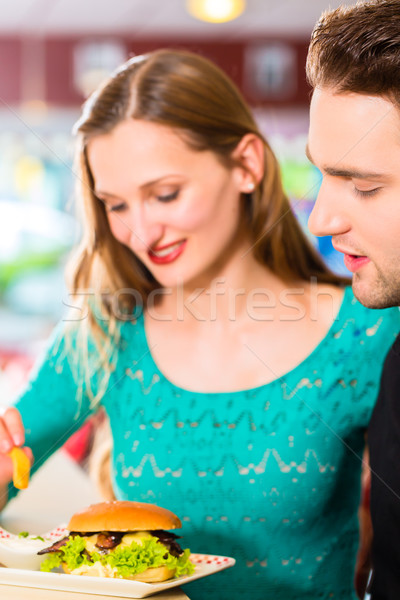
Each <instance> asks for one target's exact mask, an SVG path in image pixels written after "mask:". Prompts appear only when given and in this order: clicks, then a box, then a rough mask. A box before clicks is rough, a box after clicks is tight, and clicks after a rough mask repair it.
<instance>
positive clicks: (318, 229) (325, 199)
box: [308, 181, 350, 237]
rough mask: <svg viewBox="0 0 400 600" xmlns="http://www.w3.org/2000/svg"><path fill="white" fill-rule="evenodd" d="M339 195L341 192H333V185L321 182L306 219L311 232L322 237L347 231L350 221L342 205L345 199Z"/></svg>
mask: <svg viewBox="0 0 400 600" xmlns="http://www.w3.org/2000/svg"><path fill="white" fill-rule="evenodd" d="M339 196H341V194H338V193H337V192H335V189H334V186H333V185H330V184H329V182H325V181H323V182H322V184H321V187H320V189H319V192H318V196H317V199H316V201H315V204H314V208H313V209H312V211H311V214H310V216H309V219H308V228H309V230H310V231H311V233H312V234H314V235H316V236H318V237H323V236H327V235H330V236H333V235H340V234H343V233H347V232H348V230H349V229H350V221H349V218H348V214H347V211H346V210H345V207H344V205H343V202H344V200H345V199H344V198H342V197H339Z"/></svg>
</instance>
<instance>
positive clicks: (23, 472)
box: [8, 446, 31, 490]
mask: <svg viewBox="0 0 400 600" xmlns="http://www.w3.org/2000/svg"><path fill="white" fill-rule="evenodd" d="M8 456H9V457H10V458H11V460H12V463H13V484H14V486H15V487H16V488H18V489H19V490H24V489H26V488H27V487H28V484H29V473H30V470H31V461H30V460H29V458H28V456H27V455H26V454H25V452H24V451H23V449H22V448H17V447H16V446H15V447H14V448H13V449H12V450H10V452H9V453H8Z"/></svg>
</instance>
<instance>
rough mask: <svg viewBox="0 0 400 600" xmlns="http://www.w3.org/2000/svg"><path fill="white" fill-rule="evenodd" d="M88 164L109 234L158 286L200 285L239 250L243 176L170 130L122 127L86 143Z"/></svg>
mask: <svg viewBox="0 0 400 600" xmlns="http://www.w3.org/2000/svg"><path fill="white" fill-rule="evenodd" d="M88 160H89V165H90V169H91V171H92V174H93V178H94V182H95V183H94V186H95V190H94V192H95V194H96V196H97V197H98V198H99V199H101V200H102V201H104V203H105V206H106V209H107V215H108V220H109V224H110V227H111V231H112V233H113V235H114V236H115V237H116V238H117V239H118V240H119V241H120V242H121V243H123V244H125V245H126V246H128V247H129V248H130V249H131V250H132V252H134V254H135V255H136V256H137V257H138V258H139V259H140V260H141V261H142V262H143V263H144V264H145V265H146V267H147V268H148V269H149V271H150V272H151V273H152V274H153V276H154V277H155V278H156V280H157V281H158V282H159V283H160V285H161V286H163V287H175V286H176V285H178V284H187V283H189V282H197V283H199V282H201V284H202V285H207V283H208V282H210V281H211V279H212V278H214V277H215V276H217V275H219V274H220V273H221V270H222V269H223V268H224V266H225V265H226V263H227V262H228V261H229V260H231V259H232V256H233V253H234V252H235V250H236V249H237V245H238V243H239V241H240V240H241V242H240V243H241V244H243V236H241V235H240V233H241V229H242V228H243V222H242V223H241V221H243V219H241V202H240V198H241V194H242V193H243V192H246V191H249V182H250V181H251V179H250V176H249V174H248V173H247V172H246V171H245V170H244V169H243V168H241V167H239V166H238V167H234V168H232V169H227V168H226V167H224V166H223V165H222V164H221V163H220V162H219V160H218V159H217V157H216V155H215V154H214V153H213V152H210V151H202V152H198V151H195V150H192V149H190V148H189V147H188V146H187V144H186V143H185V142H184V141H183V139H182V138H181V137H179V136H178V135H177V134H176V133H175V132H174V130H173V129H171V128H169V127H165V126H163V125H158V124H155V123H151V122H148V121H141V120H134V119H130V120H126V121H123V122H122V123H120V124H119V125H118V126H117V127H115V129H114V130H113V131H112V132H111V133H107V134H104V135H100V136H97V137H95V138H94V139H92V140H91V141H90V142H89V144H88Z"/></svg>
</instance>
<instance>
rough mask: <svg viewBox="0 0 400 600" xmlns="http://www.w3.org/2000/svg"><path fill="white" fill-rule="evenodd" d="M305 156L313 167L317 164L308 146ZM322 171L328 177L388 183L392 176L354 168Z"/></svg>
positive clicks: (323, 168)
mask: <svg viewBox="0 0 400 600" xmlns="http://www.w3.org/2000/svg"><path fill="white" fill-rule="evenodd" d="M305 154H306V156H307V158H308V160H309V161H310V163H312V164H313V165H314V164H315V163H314V161H313V159H312V156H311V153H310V148H309V147H308V144H307V145H306V148H305ZM321 171H323V172H324V173H326V174H327V175H331V176H333V177H348V178H349V179H373V180H374V181H387V180H388V179H390V176H389V175H387V174H386V173H375V172H373V171H360V170H358V169H352V168H339V167H335V166H334V167H328V166H325V167H321Z"/></svg>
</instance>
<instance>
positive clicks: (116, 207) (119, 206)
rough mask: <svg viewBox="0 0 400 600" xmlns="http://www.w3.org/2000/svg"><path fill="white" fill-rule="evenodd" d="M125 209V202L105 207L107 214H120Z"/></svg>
mask: <svg viewBox="0 0 400 600" xmlns="http://www.w3.org/2000/svg"><path fill="white" fill-rule="evenodd" d="M125 209H126V204H125V202H121V204H114V206H107V210H108V212H122V211H123V210H125Z"/></svg>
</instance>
